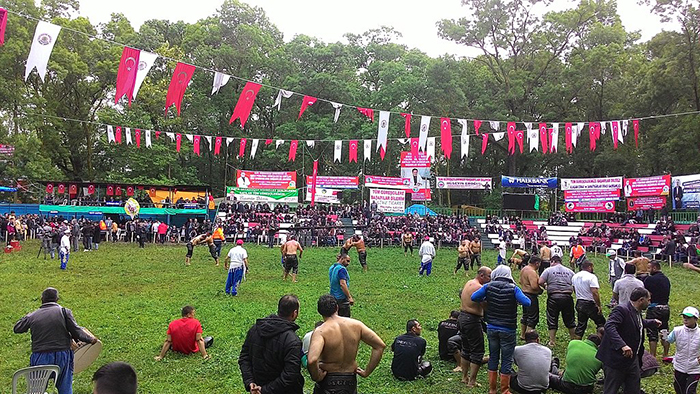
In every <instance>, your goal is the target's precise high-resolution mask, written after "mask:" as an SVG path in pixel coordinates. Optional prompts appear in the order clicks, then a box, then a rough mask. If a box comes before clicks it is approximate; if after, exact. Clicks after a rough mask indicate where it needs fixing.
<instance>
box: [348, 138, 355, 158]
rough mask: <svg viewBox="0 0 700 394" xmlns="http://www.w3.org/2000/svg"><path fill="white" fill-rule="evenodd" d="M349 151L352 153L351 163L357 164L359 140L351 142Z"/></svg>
mask: <svg viewBox="0 0 700 394" xmlns="http://www.w3.org/2000/svg"><path fill="white" fill-rule="evenodd" d="M349 147H350V148H349V151H350V155H349V156H350V160H349V161H348V162H349V163H352V162H355V163H357V140H350V144H349Z"/></svg>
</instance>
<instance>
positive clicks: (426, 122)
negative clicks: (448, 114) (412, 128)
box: [418, 116, 430, 152]
mask: <svg viewBox="0 0 700 394" xmlns="http://www.w3.org/2000/svg"><path fill="white" fill-rule="evenodd" d="M429 128H430V116H421V118H420V133H419V134H418V149H420V150H422V151H423V152H425V145H426V143H427V142H428V129H429Z"/></svg>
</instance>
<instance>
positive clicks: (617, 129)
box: [612, 122, 620, 149]
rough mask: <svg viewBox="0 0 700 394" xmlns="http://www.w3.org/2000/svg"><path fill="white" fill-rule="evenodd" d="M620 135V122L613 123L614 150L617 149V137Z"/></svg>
mask: <svg viewBox="0 0 700 394" xmlns="http://www.w3.org/2000/svg"><path fill="white" fill-rule="evenodd" d="M619 133H620V126H619V123H618V122H612V134H613V149H617V137H618V134H619Z"/></svg>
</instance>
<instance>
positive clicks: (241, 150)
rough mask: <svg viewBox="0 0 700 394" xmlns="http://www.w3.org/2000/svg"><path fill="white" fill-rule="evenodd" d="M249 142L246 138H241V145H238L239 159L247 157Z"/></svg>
mask: <svg viewBox="0 0 700 394" xmlns="http://www.w3.org/2000/svg"><path fill="white" fill-rule="evenodd" d="M247 142H248V140H247V139H246V138H241V143H240V145H238V157H239V158H243V157H244V156H245V144H246V143H247Z"/></svg>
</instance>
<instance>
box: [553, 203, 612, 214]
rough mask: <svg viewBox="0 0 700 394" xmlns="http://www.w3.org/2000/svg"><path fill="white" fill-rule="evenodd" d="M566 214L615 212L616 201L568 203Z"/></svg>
mask: <svg viewBox="0 0 700 394" xmlns="http://www.w3.org/2000/svg"><path fill="white" fill-rule="evenodd" d="M565 207H566V212H615V202H614V201H580V202H573V201H572V202H567V203H566V205H565Z"/></svg>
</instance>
